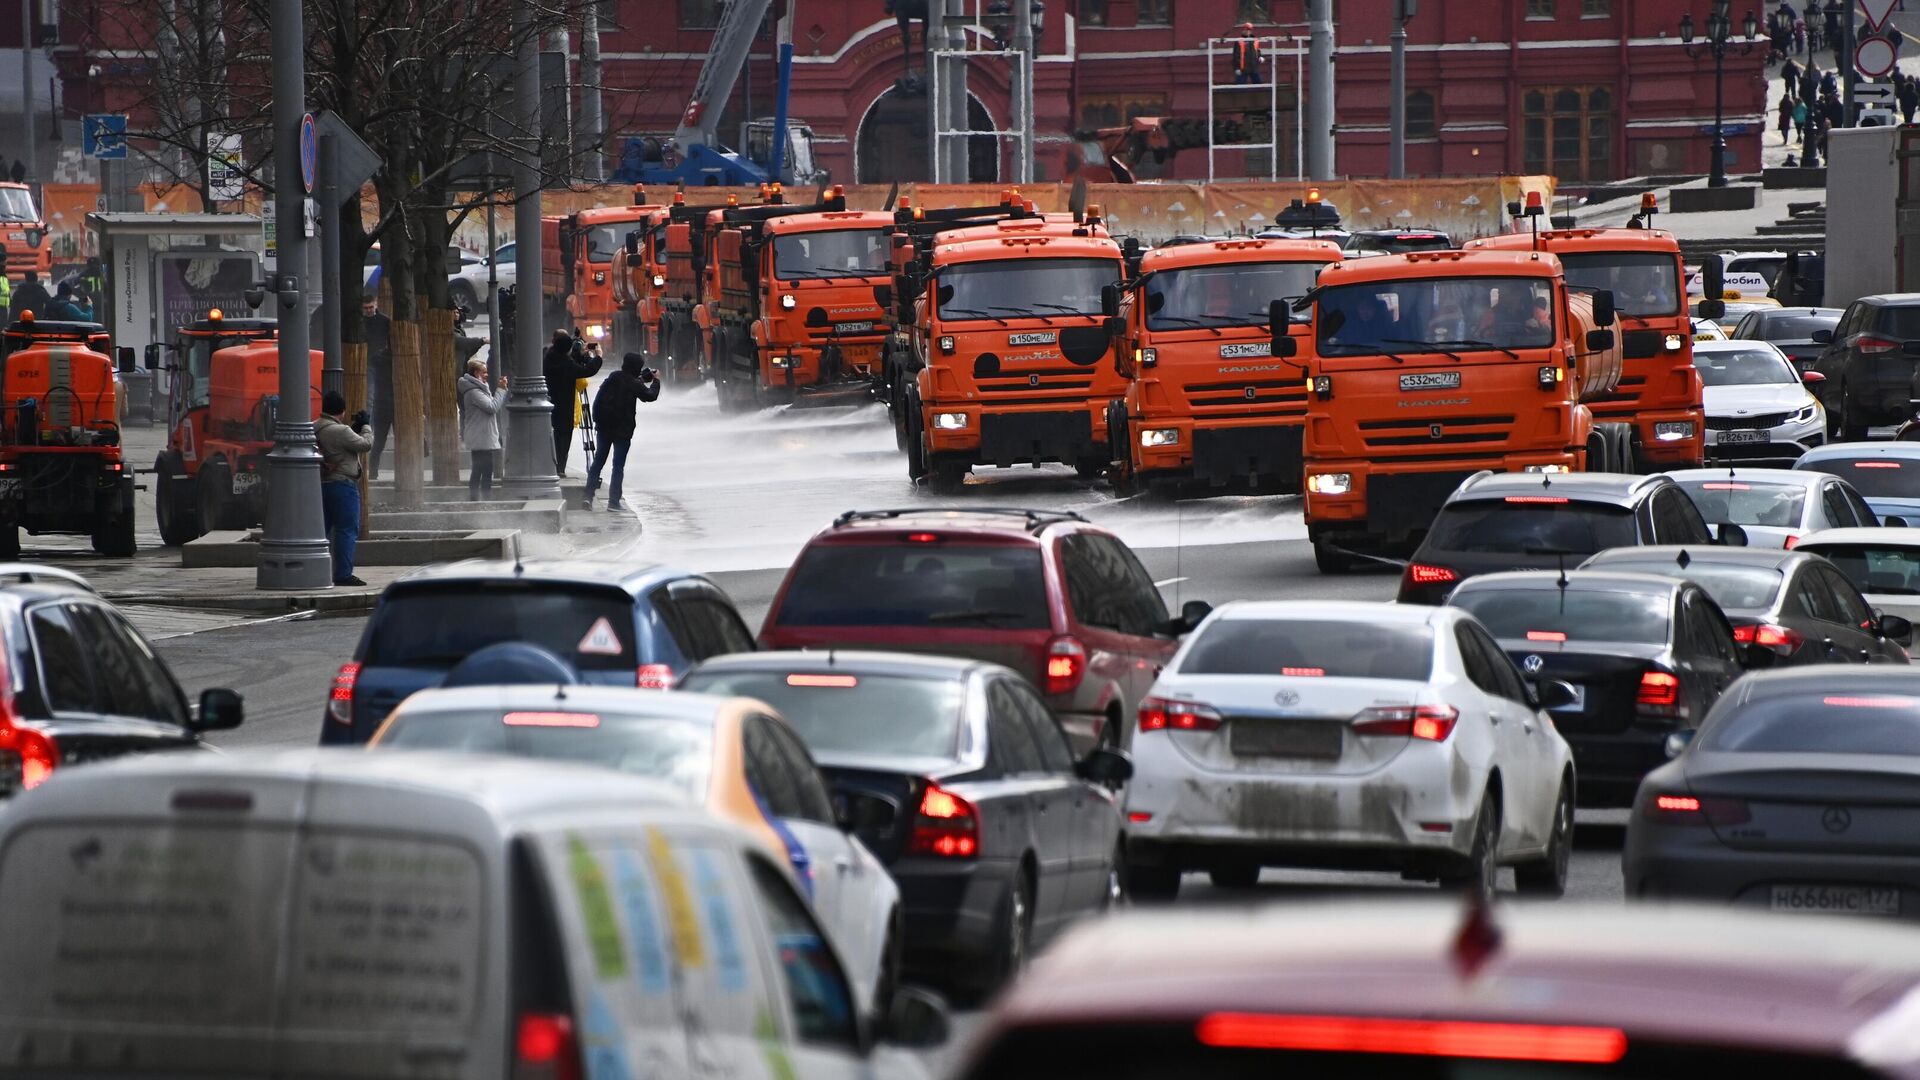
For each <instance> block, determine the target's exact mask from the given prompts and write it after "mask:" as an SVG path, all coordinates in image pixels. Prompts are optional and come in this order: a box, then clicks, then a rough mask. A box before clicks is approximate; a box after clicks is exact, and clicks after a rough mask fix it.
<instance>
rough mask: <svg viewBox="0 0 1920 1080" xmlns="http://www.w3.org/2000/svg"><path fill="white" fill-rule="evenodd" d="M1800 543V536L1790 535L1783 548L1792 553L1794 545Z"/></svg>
mask: <svg viewBox="0 0 1920 1080" xmlns="http://www.w3.org/2000/svg"><path fill="white" fill-rule="evenodd" d="M1799 542H1800V538H1799V537H1798V536H1794V535H1791V534H1789V535H1788V536H1787V542H1786V543H1785V544H1784V545H1782V546H1783V547H1785V548H1786V550H1788V551H1792V550H1793V545H1795V544H1798V543H1799Z"/></svg>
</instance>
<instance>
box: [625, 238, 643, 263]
mask: <svg viewBox="0 0 1920 1080" xmlns="http://www.w3.org/2000/svg"><path fill="white" fill-rule="evenodd" d="M639 257H640V234H639V233H638V232H630V233H628V234H627V258H629V259H637V258H639Z"/></svg>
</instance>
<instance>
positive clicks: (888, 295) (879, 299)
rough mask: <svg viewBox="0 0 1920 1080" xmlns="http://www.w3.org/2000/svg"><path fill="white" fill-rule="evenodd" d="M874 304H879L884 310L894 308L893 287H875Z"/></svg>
mask: <svg viewBox="0 0 1920 1080" xmlns="http://www.w3.org/2000/svg"><path fill="white" fill-rule="evenodd" d="M873 302H874V303H876V304H879V305H880V306H881V307H882V308H890V307H892V306H893V286H891V285H875V286H874V287H873Z"/></svg>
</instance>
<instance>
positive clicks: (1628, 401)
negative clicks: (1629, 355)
mask: <svg viewBox="0 0 1920 1080" xmlns="http://www.w3.org/2000/svg"><path fill="white" fill-rule="evenodd" d="M1646 392H1647V377H1646V376H1645V375H1622V376H1620V385H1619V386H1618V387H1617V388H1616V389H1615V390H1614V391H1613V392H1612V393H1610V394H1600V395H1598V396H1597V397H1594V398H1591V399H1589V401H1588V404H1590V405H1609V404H1625V405H1637V404H1638V403H1639V401H1640V398H1641V397H1642V396H1643V395H1644V394H1646ZM1594 411H1595V412H1601V411H1603V410H1600V409H1595V410H1594ZM1605 411H1606V412H1607V415H1613V414H1614V413H1617V412H1619V411H1620V410H1618V409H1614V410H1605Z"/></svg>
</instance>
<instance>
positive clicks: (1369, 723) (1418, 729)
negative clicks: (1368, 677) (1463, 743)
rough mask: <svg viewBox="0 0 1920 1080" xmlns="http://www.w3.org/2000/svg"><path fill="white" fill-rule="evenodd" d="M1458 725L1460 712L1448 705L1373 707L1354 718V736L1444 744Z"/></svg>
mask: <svg viewBox="0 0 1920 1080" xmlns="http://www.w3.org/2000/svg"><path fill="white" fill-rule="evenodd" d="M1459 722H1460V710H1458V709H1456V708H1454V707H1453V706H1451V705H1376V706H1374V707H1373V708H1371V709H1367V710H1366V711H1364V712H1362V713H1360V714H1359V715H1357V716H1355V717H1354V718H1353V733H1354V734H1355V735H1399V736H1403V737H1406V738H1412V739H1425V740H1427V741H1428V742H1445V741H1446V738H1447V736H1449V735H1451V734H1453V727H1454V725H1455V724H1458V723H1459Z"/></svg>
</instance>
